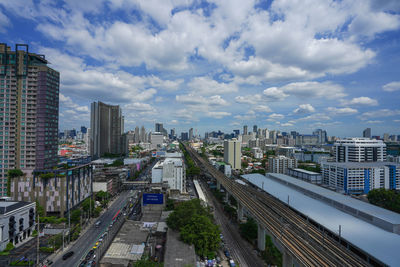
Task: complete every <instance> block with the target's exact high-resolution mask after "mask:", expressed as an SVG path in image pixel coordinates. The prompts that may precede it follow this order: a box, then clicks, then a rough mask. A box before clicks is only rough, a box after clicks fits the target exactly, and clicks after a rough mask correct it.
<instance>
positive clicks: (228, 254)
mask: <svg viewBox="0 0 400 267" xmlns="http://www.w3.org/2000/svg"><path fill="white" fill-rule="evenodd" d="M224 254H225V256H226V257H227V258H230V257H231V254H230V253H229V251H228V250H227V249H225V251H224Z"/></svg>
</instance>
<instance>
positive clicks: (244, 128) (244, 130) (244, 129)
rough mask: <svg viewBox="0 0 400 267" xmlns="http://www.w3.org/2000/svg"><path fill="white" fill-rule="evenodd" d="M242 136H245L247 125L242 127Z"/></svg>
mask: <svg viewBox="0 0 400 267" xmlns="http://www.w3.org/2000/svg"><path fill="white" fill-rule="evenodd" d="M243 134H244V135H247V125H245V126H243Z"/></svg>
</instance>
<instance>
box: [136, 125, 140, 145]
mask: <svg viewBox="0 0 400 267" xmlns="http://www.w3.org/2000/svg"><path fill="white" fill-rule="evenodd" d="M139 142H140V133H139V126H136V127H135V143H136V144H137V143H139Z"/></svg>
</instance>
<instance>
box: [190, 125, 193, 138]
mask: <svg viewBox="0 0 400 267" xmlns="http://www.w3.org/2000/svg"><path fill="white" fill-rule="evenodd" d="M192 139H193V128H190V129H189V140H192Z"/></svg>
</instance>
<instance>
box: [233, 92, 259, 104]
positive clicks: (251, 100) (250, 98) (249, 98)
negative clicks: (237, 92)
mask: <svg viewBox="0 0 400 267" xmlns="http://www.w3.org/2000/svg"><path fill="white" fill-rule="evenodd" d="M262 100H263V98H262V96H261V95H260V94H254V95H246V96H236V97H235V101H236V102H237V103H242V104H250V105H255V104H257V103H259V102H261V101H262Z"/></svg>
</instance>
